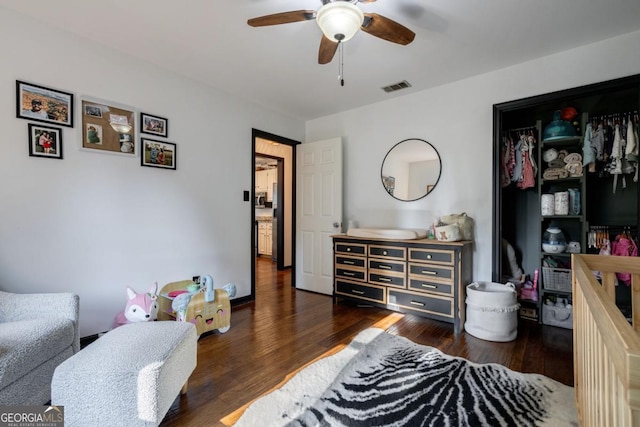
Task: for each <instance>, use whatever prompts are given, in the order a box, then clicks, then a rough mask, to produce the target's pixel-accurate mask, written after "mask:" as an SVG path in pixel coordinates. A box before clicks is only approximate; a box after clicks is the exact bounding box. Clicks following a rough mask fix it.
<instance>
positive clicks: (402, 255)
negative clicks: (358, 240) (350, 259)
mask: <svg viewBox="0 0 640 427" xmlns="http://www.w3.org/2000/svg"><path fill="white" fill-rule="evenodd" d="M369 256H370V257H376V258H385V259H396V260H400V261H404V260H406V259H407V248H398V247H395V246H377V245H369Z"/></svg>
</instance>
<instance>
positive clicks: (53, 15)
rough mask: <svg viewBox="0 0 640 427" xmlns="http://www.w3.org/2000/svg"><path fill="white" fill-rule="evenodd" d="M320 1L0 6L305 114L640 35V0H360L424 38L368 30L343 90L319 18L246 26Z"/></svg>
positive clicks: (0, 2) (349, 61) (351, 57)
mask: <svg viewBox="0 0 640 427" xmlns="http://www.w3.org/2000/svg"><path fill="white" fill-rule="evenodd" d="M321 4H322V3H321V1H320V0H295V1H293V0H101V1H91V0H58V1H51V0H46V1H45V0H22V1H16V0H0V7H4V8H7V9H12V10H15V11H19V12H21V13H24V14H26V15H30V16H32V17H34V18H36V19H38V20H42V21H46V22H47V23H49V24H51V25H54V26H57V27H60V28H63V29H65V30H67V31H70V32H73V33H75V34H77V35H79V36H81V37H85V38H87V39H91V40H93V41H95V42H98V43H102V44H104V45H106V46H109V47H111V48H113V49H117V50H119V51H122V52H125V53H127V54H129V55H133V56H136V57H139V58H142V59H144V60H146V61H149V62H151V63H154V64H157V65H158V66H161V67H164V68H167V69H169V70H173V71H174V72H176V73H179V74H181V75H184V76H187V77H189V78H192V79H195V80H197V81H200V82H202V83H205V84H207V85H211V86H214V87H217V88H220V89H221V90H224V91H226V92H229V93H232V94H235V95H237V96H240V97H242V98H244V99H248V100H251V101H253V102H257V103H259V104H262V105H264V106H267V107H269V108H273V109H276V110H278V111H281V112H283V113H285V114H287V115H290V116H293V117H298V118H301V119H304V120H309V119H313V118H317V117H322V116H325V115H328V114H332V113H337V112H341V111H346V110H349V109H352V108H356V107H359V106H362V105H366V104H371V103H375V102H379V101H384V100H387V99H390V98H392V97H396V96H402V95H405V94H409V93H412V92H416V91H420V90H424V89H427V88H430V87H434V86H438V85H442V84H445V83H447V82H452V81H456V80H459V79H463V78H466V77H469V76H472V75H476V74H480V73H484V72H488V71H492V70H496V69H500V68H504V67H507V66H509V65H512V64H517V63H521V62H524V61H527V60H530V59H533V58H538V57H541V56H545V55H549V54H551V53H555V52H559V51H563V50H567V49H570V48H573V47H576V46H581V45H585V44H589V43H593V42H595V41H598V40H603V39H607V38H611V37H615V36H618V35H621V34H625V33H629V32H633V31H637V30H640V1H639V0H606V1H605V0H528V1H525V0H482V1H480V0H430V1H424V0H378V1H376V2H372V3H366V4H365V3H360V4H359V7H361V8H362V9H363V11H364V12H365V13H368V12H371V13H378V14H380V15H384V16H386V17H388V18H391V19H393V20H395V21H397V22H399V23H401V24H403V25H405V26H406V27H408V28H410V29H411V30H413V31H414V32H415V33H416V38H415V40H414V42H413V43H412V44H410V45H408V46H401V45H397V44H394V43H390V42H387V41H384V40H381V39H378V38H376V37H373V36H371V35H369V34H366V33H364V32H359V33H358V34H356V36H355V37H354V38H353V39H352V40H350V41H348V42H347V43H346V44H345V46H344V48H345V50H344V79H345V86H344V87H341V86H340V84H339V80H338V55H336V57H335V58H334V60H333V62H331V63H330V64H327V65H318V63H317V57H318V47H319V43H320V38H321V33H320V29H319V28H318V27H317V25H316V23H315V22H314V21H305V22H297V23H291V24H284V25H277V26H271V27H261V28H252V27H249V26H248V25H247V23H246V22H247V19H249V18H253V17H257V16H262V15H267V14H272V13H277V12H285V11H291V10H301V9H310V10H317V9H318V8H319V7H320V6H321ZM0 12H1V10H0ZM5 36H7V35H6V34H5ZM20 37H24V36H20ZM621 54H624V53H621ZM628 54H636V55H637V54H638V52H635V53H631V52H629V53H628ZM594 61H597V58H594ZM611 66H612V67H615V64H611ZM402 80H407V81H408V82H409V83H410V84H411V85H412V87H411V88H409V89H404V90H401V91H398V92H394V93H391V94H388V93H385V92H384V91H382V90H381V87H383V86H387V85H390V84H393V83H397V82H400V81H402Z"/></svg>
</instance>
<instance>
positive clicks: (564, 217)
mask: <svg viewBox="0 0 640 427" xmlns="http://www.w3.org/2000/svg"><path fill="white" fill-rule="evenodd" d="M547 219H582V215H544V216H541V217H540V221H544V220H547Z"/></svg>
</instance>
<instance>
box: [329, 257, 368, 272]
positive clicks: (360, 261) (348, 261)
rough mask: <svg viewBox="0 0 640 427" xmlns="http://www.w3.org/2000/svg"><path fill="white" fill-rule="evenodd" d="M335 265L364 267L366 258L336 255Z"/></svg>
mask: <svg viewBox="0 0 640 427" xmlns="http://www.w3.org/2000/svg"><path fill="white" fill-rule="evenodd" d="M336 267H345V268H362V269H364V268H365V267H366V258H359V257H351V256H342V255H336Z"/></svg>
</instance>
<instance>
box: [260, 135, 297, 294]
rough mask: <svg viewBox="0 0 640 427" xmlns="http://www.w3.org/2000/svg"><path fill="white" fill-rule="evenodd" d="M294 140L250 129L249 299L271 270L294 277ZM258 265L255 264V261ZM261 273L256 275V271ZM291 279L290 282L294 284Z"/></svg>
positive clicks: (267, 278)
mask: <svg viewBox="0 0 640 427" xmlns="http://www.w3.org/2000/svg"><path fill="white" fill-rule="evenodd" d="M297 144H299V142H297V141H293V140H290V139H288V138H284V137H281V136H278V135H273V134H270V133H267V132H263V131H259V130H256V129H253V132H252V170H253V179H252V182H253V198H252V199H253V200H254V204H253V206H252V215H251V227H252V233H251V258H252V263H251V264H252V273H251V276H252V281H251V283H252V285H251V299H255V295H256V292H255V287H256V283H264V282H265V280H266V281H268V280H270V278H271V277H275V276H274V275H273V273H274V272H282V271H286V272H289V273H291V276H292V277H295V265H294V260H295V257H294V254H295V235H294V230H295V146H296V145H297ZM258 264H259V265H260V268H257V265H258ZM258 274H260V275H262V276H261V277H257V275H258ZM293 281H294V280H293V279H292V280H291V282H292V283H291V285H292V286H295V283H293Z"/></svg>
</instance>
